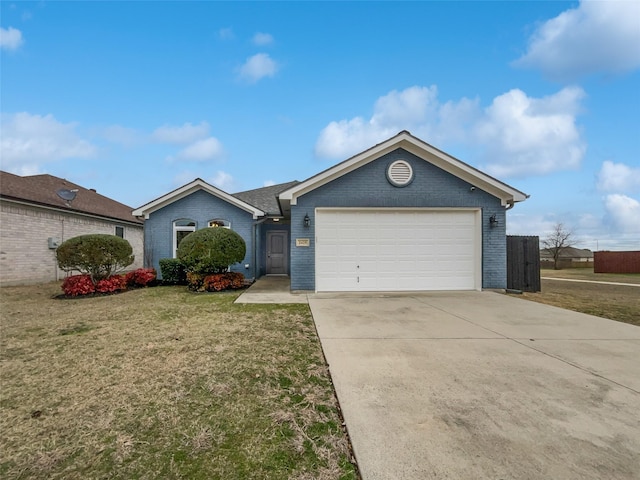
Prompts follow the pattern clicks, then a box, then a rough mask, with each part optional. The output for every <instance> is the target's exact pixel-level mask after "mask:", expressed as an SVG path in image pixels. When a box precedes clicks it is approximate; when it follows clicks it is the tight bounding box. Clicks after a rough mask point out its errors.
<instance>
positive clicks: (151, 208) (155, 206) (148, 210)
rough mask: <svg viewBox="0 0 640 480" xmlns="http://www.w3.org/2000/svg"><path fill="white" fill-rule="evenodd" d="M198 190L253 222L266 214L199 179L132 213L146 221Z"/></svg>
mask: <svg viewBox="0 0 640 480" xmlns="http://www.w3.org/2000/svg"><path fill="white" fill-rule="evenodd" d="M198 190H204V191H206V192H208V193H210V194H211V195H214V196H216V197H218V198H220V199H222V200H224V201H226V202H228V203H230V204H231V205H234V206H235V207H237V208H239V209H241V210H244V211H246V212H248V213H251V215H252V216H253V219H254V220H256V219H258V217H263V216H265V215H266V213H265V212H263V211H262V210H260V209H258V208H256V207H254V206H253V205H250V204H248V203H246V202H243V201H242V200H240V199H238V198H236V197H234V196H233V195H231V194H229V193H227V192H224V191H223V190H220V189H219V188H216V187H214V186H213V185H210V184H208V183H207V182H205V181H204V180H202V179H200V178H196V179H195V180H193V181H192V182H189V183H187V184H186V185H183V186H182V187H179V188H177V189H176V190H173V191H172V192H169V193H167V194H166V195H163V196H162V197H159V198H157V199H155V200H153V201H151V202H149V203H147V204H145V205H143V206H141V207H139V208H136V209H135V210H134V211H133V215H135V216H136V217H143V218H145V219H148V218H149V216H150V215H151V214H152V213H153V212H155V211H157V210H160V209H161V208H164V207H166V206H167V205H170V204H171V203H173V202H176V201H178V200H181V199H183V198H185V197H187V196H189V195H191V194H192V193H194V192H197V191H198Z"/></svg>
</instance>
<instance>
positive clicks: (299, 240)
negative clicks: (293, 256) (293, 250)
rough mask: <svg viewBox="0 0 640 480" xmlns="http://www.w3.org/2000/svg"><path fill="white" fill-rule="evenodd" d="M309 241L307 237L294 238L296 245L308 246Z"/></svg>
mask: <svg viewBox="0 0 640 480" xmlns="http://www.w3.org/2000/svg"><path fill="white" fill-rule="evenodd" d="M309 245H311V242H310V241H309V239H308V238H296V247H308V246H309Z"/></svg>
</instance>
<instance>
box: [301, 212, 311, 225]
mask: <svg viewBox="0 0 640 480" xmlns="http://www.w3.org/2000/svg"><path fill="white" fill-rule="evenodd" d="M303 222H304V226H305V228H309V225H311V219H310V218H309V214H308V213H305V214H304V220H303Z"/></svg>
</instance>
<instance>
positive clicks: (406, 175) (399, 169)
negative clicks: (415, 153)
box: [387, 160, 413, 187]
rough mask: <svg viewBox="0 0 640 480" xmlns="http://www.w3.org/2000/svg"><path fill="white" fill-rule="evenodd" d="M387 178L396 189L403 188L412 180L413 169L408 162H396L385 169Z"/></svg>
mask: <svg viewBox="0 0 640 480" xmlns="http://www.w3.org/2000/svg"><path fill="white" fill-rule="evenodd" d="M387 178H388V179H389V182H390V183H391V184H392V185H395V186H396V187H405V186H407V185H409V184H410V183H411V181H412V180H413V169H412V168H411V165H409V163H408V162H406V161H404V160H396V161H395V162H393V163H392V164H391V165H389V168H388V169H387Z"/></svg>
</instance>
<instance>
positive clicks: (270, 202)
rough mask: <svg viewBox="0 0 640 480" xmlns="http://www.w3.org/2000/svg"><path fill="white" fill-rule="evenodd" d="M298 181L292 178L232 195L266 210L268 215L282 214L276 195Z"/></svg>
mask: <svg viewBox="0 0 640 480" xmlns="http://www.w3.org/2000/svg"><path fill="white" fill-rule="evenodd" d="M299 183H300V182H299V181H297V180H294V181H292V182H287V183H279V184H278V185H271V186H269V187H262V188H256V189H254V190H246V191H244V192H238V193H233V194H232V195H233V196H234V197H236V198H237V199H239V200H242V201H243V202H246V203H248V204H250V205H253V206H254V207H257V208H259V209H260V210H262V211H263V212H267V214H268V215H282V213H281V212H280V204H279V203H278V195H279V194H280V193H281V192H284V191H285V190H287V189H289V188H291V187H293V186H295V185H297V184H299Z"/></svg>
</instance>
